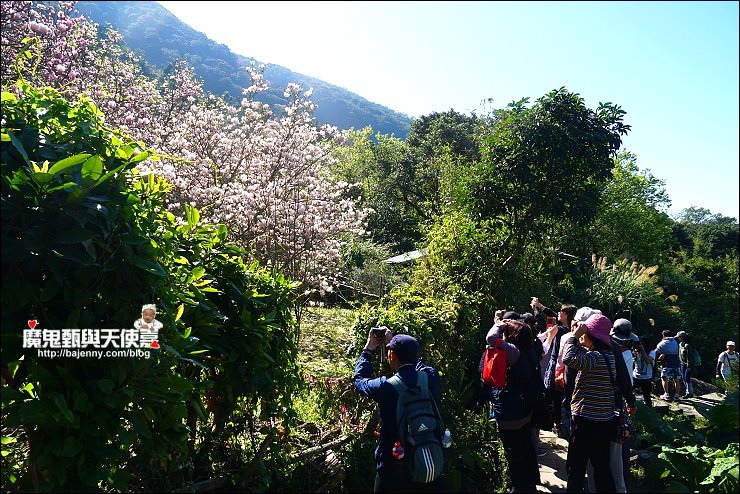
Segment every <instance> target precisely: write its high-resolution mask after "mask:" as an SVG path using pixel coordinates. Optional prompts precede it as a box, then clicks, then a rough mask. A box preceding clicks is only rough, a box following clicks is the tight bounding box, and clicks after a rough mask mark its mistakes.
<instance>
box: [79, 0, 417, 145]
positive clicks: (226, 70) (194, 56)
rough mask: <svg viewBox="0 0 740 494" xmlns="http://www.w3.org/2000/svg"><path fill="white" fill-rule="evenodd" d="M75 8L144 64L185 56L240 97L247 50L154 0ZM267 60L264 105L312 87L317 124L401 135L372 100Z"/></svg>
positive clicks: (401, 120)
mask: <svg viewBox="0 0 740 494" xmlns="http://www.w3.org/2000/svg"><path fill="white" fill-rule="evenodd" d="M77 10H79V11H80V12H81V13H82V14H84V15H86V16H88V17H89V18H90V19H91V20H93V21H94V22H97V23H98V24H100V25H101V26H105V25H110V26H112V27H113V28H115V29H116V30H117V31H119V32H120V33H121V34H123V36H124V42H125V43H126V45H127V46H128V47H129V48H131V49H132V50H134V51H136V52H137V53H140V54H141V55H142V56H143V58H144V60H145V61H146V63H148V64H150V65H151V66H152V67H154V68H156V69H158V70H163V69H166V68H167V67H169V66H170V65H171V63H172V62H173V60H181V59H183V60H187V61H188V63H189V64H190V65H192V67H193V68H194V69H195V73H196V74H197V76H198V77H200V78H202V79H203V81H204V87H205V89H206V90H207V91H210V92H212V93H214V94H217V95H222V94H228V95H229V96H230V97H231V98H233V99H234V100H235V101H241V99H242V94H241V90H242V89H243V88H244V87H246V86H248V82H249V77H248V75H247V73H246V71H245V70H244V68H245V67H246V66H247V65H249V61H250V60H251V59H250V58H249V56H248V55H249V54H244V53H240V54H236V53H234V52H232V51H231V50H230V49H229V48H228V47H227V46H225V45H223V44H219V43H216V42H215V41H211V40H210V39H208V38H207V37H206V36H205V35H204V34H203V33H200V32H198V31H196V30H194V29H192V28H191V27H190V26H188V25H187V24H184V23H183V22H181V21H180V20H178V19H177V17H175V16H174V15H172V14H171V13H170V12H169V11H167V9H165V8H164V7H162V6H161V5H159V4H158V3H156V2H137V1H130V2H79V3H78V4H77ZM259 62H261V63H265V64H267V69H266V70H265V77H266V78H267V80H268V81H269V82H270V89H269V90H268V91H267V92H265V93H263V94H262V95H260V101H264V102H266V103H268V104H270V105H285V104H286V103H287V100H286V98H285V97H284V96H283V90H284V89H285V87H286V86H287V85H288V84H289V83H296V84H300V85H301V86H303V88H304V89H308V88H309V87H313V88H314V92H313V100H314V102H315V103H316V104H317V105H318V108H317V110H316V113H315V117H316V120H317V122H318V123H321V124H324V123H328V124H331V125H335V126H337V127H339V128H340V129H349V128H351V127H354V128H356V129H361V128H363V127H366V126H370V127H372V128H373V130H375V131H376V132H380V133H382V134H394V135H396V136H397V137H400V138H404V137H406V134H407V133H408V126H409V124H410V123H411V118H410V117H408V116H407V115H404V114H402V113H399V112H396V111H393V110H391V109H390V108H386V107H384V106H382V105H379V104H377V103H373V102H370V101H368V100H366V99H365V98H363V97H361V96H359V95H357V94H354V93H352V92H350V91H347V90H346V89H343V88H340V87H338V86H335V85H333V84H330V83H328V82H325V81H321V80H318V79H316V78H313V77H310V76H306V75H303V74H298V73H296V72H293V71H291V70H290V69H288V68H286V67H281V66H280V65H275V64H272V63H270V61H269V60H259Z"/></svg>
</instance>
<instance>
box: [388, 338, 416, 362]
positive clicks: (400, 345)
mask: <svg viewBox="0 0 740 494" xmlns="http://www.w3.org/2000/svg"><path fill="white" fill-rule="evenodd" d="M388 349H390V350H393V351H394V352H395V353H396V355H397V356H398V358H399V359H400V360H402V361H404V362H408V361H411V360H414V359H417V358H419V342H418V341H416V338H414V337H413V336H409V335H407V334H397V335H395V336H394V337H393V338H391V341H390V343H388Z"/></svg>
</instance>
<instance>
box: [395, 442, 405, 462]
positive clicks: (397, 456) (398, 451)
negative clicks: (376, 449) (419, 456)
mask: <svg viewBox="0 0 740 494" xmlns="http://www.w3.org/2000/svg"><path fill="white" fill-rule="evenodd" d="M405 454H406V451H405V450H404V449H403V445H402V444H401V441H396V442H395V443H394V444H393V458H395V459H396V460H400V459H401V458H403V455H405Z"/></svg>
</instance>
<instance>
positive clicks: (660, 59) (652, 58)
mask: <svg viewBox="0 0 740 494" xmlns="http://www.w3.org/2000/svg"><path fill="white" fill-rule="evenodd" d="M159 3H160V4H161V5H162V6H164V7H165V8H166V9H167V10H169V11H170V12H172V13H173V14H174V15H175V16H177V17H178V18H179V19H180V20H182V21H183V22H185V23H187V24H189V25H190V26H191V27H193V28H194V29H196V30H198V31H201V32H203V33H204V34H205V35H206V36H208V37H209V38H210V39H212V40H214V41H216V42H219V43H223V44H225V45H226V46H228V47H229V48H230V49H231V50H232V51H234V52H235V53H237V54H239V55H244V56H248V57H254V58H255V59H257V60H259V61H261V62H264V63H267V64H277V65H281V66H283V67H285V68H288V69H290V70H292V71H294V72H298V73H301V74H304V75H307V76H311V77H315V78H317V79H320V80H323V81H325V82H327V83H330V84H334V85H336V86H340V87H343V88H345V89H348V90H349V91H352V92H354V93H356V94H358V95H360V96H362V97H364V98H366V99H368V100H370V101H372V102H374V103H378V104H381V105H383V106H386V107H388V108H390V109H392V110H395V111H399V112H402V113H406V114H407V115H410V116H412V117H419V116H422V115H427V114H429V113H432V112H443V111H447V110H450V109H454V110H456V111H458V112H462V113H470V112H473V111H475V112H478V113H480V112H481V111H482V110H483V107H482V102H483V101H484V100H486V99H488V98H492V99H493V107H497V108H498V107H503V106H505V105H506V104H507V103H509V102H511V101H513V100H519V99H521V98H522V97H530V100H531V101H534V100H536V99H537V98H539V97H541V96H543V95H544V94H546V93H547V92H549V91H550V90H553V89H557V88H560V87H563V86H564V87H566V88H567V89H568V90H570V91H574V92H577V93H579V94H580V95H581V96H582V97H583V98H584V99H585V103H586V105H587V106H588V107H589V108H595V107H596V106H597V105H598V103H599V102H607V101H610V102H613V103H615V104H618V105H620V106H621V107H622V109H624V110H625V111H626V112H627V114H626V117H625V122H626V123H627V124H629V125H631V126H632V130H631V132H630V133H629V134H628V136H627V137H626V138H625V139H624V142H623V149H626V150H628V151H631V152H633V153H635V155H636V156H637V165H638V166H639V167H640V169H642V170H646V169H648V170H650V172H651V173H652V174H653V175H655V176H656V177H657V178H659V179H661V180H663V181H664V182H665V185H666V190H667V191H668V194H669V196H670V199H671V201H672V206H671V208H670V209H669V210H668V213H669V214H671V215H675V214H676V213H678V212H679V211H680V210H682V209H684V208H686V207H689V206H698V207H703V208H707V209H709V210H711V211H712V212H714V213H721V214H723V215H725V216H732V217H735V218H737V217H738V216H740V214H739V213H738V209H739V205H738V178H739V177H738V168H739V159H738V147H739V143H738V134H739V133H740V129H739V128H738V114H739V112H740V107H739V105H738V92H739V87H738V44H739V39H738V3H737V2H454V3H452V2H207V3H206V2H195V1H191V2H171V1H163V2H159Z"/></svg>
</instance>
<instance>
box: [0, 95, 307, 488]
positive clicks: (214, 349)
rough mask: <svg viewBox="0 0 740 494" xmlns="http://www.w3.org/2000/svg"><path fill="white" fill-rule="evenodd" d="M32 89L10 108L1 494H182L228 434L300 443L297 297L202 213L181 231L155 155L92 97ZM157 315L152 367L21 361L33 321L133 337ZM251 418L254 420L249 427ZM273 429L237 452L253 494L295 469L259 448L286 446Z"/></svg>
mask: <svg viewBox="0 0 740 494" xmlns="http://www.w3.org/2000/svg"><path fill="white" fill-rule="evenodd" d="M18 88H19V94H20V97H19V96H17V95H15V94H13V93H7V92H3V97H2V113H3V119H4V120H3V128H2V139H3V141H4V143H5V142H7V143H9V145H5V144H4V145H3V147H2V204H1V205H2V218H3V221H2V249H3V253H4V255H3V257H2V267H3V269H2V273H3V276H2V343H3V345H2V365H3V368H6V367H7V368H8V369H9V376H10V377H11V378H13V380H14V382H13V386H12V387H11V388H6V387H5V386H4V389H3V394H2V414H3V436H7V437H9V438H11V439H9V440H8V445H9V446H8V451H9V453H8V456H9V457H10V458H12V459H15V461H14V463H13V465H12V466H11V467H10V468H8V469H5V468H4V469H3V479H2V481H3V489H4V490H6V489H7V490H33V489H36V490H38V489H40V490H43V491H48V490H70V489H73V490H75V491H94V490H99V489H117V490H127V489H129V488H132V487H133V488H137V489H142V488H146V489H154V490H172V489H176V488H182V487H183V486H184V485H185V484H186V483H187V481H188V479H189V478H190V476H192V475H193V471H192V470H193V468H194V467H195V469H196V470H197V469H198V468H201V467H202V463H199V462H198V461H197V457H194V456H193V455H194V454H195V453H196V451H195V444H196V442H197V443H198V445H199V447H200V451H204V452H205V454H206V455H207V454H209V453H210V449H209V446H210V445H211V444H212V443H213V442H214V441H216V440H218V439H221V438H222V436H220V434H231V435H232V436H236V433H235V430H237V429H238V427H236V429H235V428H234V427H232V428H231V429H230V430H228V431H227V432H224V431H226V430H227V427H226V426H225V425H226V423H227V422H228V423H229V424H234V423H237V425H238V424H239V423H246V422H251V423H252V424H254V423H255V421H256V419H258V418H260V419H263V420H264V419H269V418H274V417H279V418H281V419H283V422H284V424H285V427H286V428H289V427H290V425H291V423H292V419H293V412H292V409H291V395H292V393H293V392H294V391H295V390H296V389H297V386H298V383H299V380H298V379H299V377H298V366H297V332H296V328H295V325H294V324H293V321H292V318H291V315H290V314H291V313H290V308H291V306H292V304H293V301H294V294H293V290H294V288H295V284H293V283H291V282H289V281H288V280H285V279H284V278H283V277H281V276H276V277H272V276H270V275H269V274H268V272H266V271H265V270H263V269H261V268H260V267H259V266H257V265H256V264H254V263H253V264H246V263H245V262H244V259H245V258H246V257H247V254H246V252H245V251H243V250H241V249H239V248H237V247H235V246H233V245H230V244H228V243H226V241H225V239H226V234H227V231H226V228H225V227H223V226H212V225H201V224H200V223H199V214H198V212H197V210H195V209H193V208H186V218H184V219H183V220H182V221H178V219H176V218H175V217H174V216H173V215H172V214H171V213H168V212H165V210H164V207H163V198H164V194H166V192H167V190H168V185H167V184H166V183H165V182H164V181H163V180H161V179H157V178H155V177H154V176H153V175H148V176H146V177H142V176H140V175H139V174H138V173H136V171H135V169H134V167H135V166H136V165H137V164H138V163H141V162H142V161H143V160H145V159H147V158H150V157H156V155H155V154H154V153H152V152H151V151H150V150H147V149H146V148H145V147H144V145H143V144H142V143H139V142H134V141H131V140H130V139H129V138H127V137H126V136H125V135H123V134H121V133H119V132H117V131H114V130H111V129H108V128H106V126H105V125H104V123H103V118H102V114H101V112H100V111H99V110H98V109H97V108H96V107H95V106H94V105H93V104H92V103H91V102H90V101H89V100H88V99H86V98H85V97H82V98H81V99H80V101H78V102H76V103H70V102H68V101H65V100H64V99H63V98H61V97H60V96H59V95H58V94H57V93H56V92H55V91H54V90H51V89H40V90H37V89H34V88H32V87H30V86H28V85H27V84H25V83H24V82H23V81H19V83H18ZM152 301H156V303H157V306H158V307H159V308H160V309H161V313H160V316H159V318H160V319H161V320H162V321H163V323H164V325H165V327H164V328H163V329H162V330H161V331H160V333H159V342H160V345H161V350H154V349H147V352H150V353H151V358H147V359H137V358H114V359H106V360H103V359H88V358H80V359H61V358H60V359H50V358H43V357H41V356H38V355H37V353H36V352H35V350H33V349H23V348H21V343H22V335H21V334H20V331H19V329H21V328H19V325H20V324H21V323H22V322H24V321H26V320H28V319H38V320H39V321H40V324H39V326H41V327H44V328H57V329H58V328H109V327H111V326H113V327H117V328H125V327H130V324H131V322H132V321H133V319H136V317H137V314H138V313H139V310H140V307H141V306H142V304H144V303H151V302H152ZM29 316H30V317H29ZM207 388H211V389H210V390H209V391H208V396H207V397H206V396H205V394H206V389H207ZM203 398H207V400H206V401H207V402H208V410H209V412H210V413H209V412H206V411H205V410H204V407H203ZM238 404H241V405H242V407H243V408H244V409H246V410H247V411H246V412H244V413H241V412H238V411H237V413H235V411H236V408H237V406H238ZM246 405H248V406H246ZM211 414H213V416H212V418H211ZM199 418H200V421H201V422H202V424H201V427H200V428H199V427H198V420H199ZM211 420H212V422H211ZM230 420H233V422H229V421H230ZM209 422H211V423H209ZM268 424H271V425H268V426H267V427H264V426H260V427H259V428H255V427H252V428H251V429H250V430H249V433H248V434H247V435H248V436H249V439H251V441H249V443H246V442H245V441H244V439H245V438H244V434H245V430H244V428H243V427H242V428H241V430H240V433H241V434H242V437H241V439H238V440H237V441H236V442H235V444H241V445H242V446H240V447H239V448H236V447H235V448H234V449H239V450H240V452H238V453H235V454H234V456H235V457H238V456H239V455H240V454H241V455H242V456H241V457H240V462H239V463H238V464H241V465H244V464H245V463H246V464H247V468H245V469H244V473H243V474H244V475H245V477H246V480H245V481H247V480H248V481H249V482H250V483H252V484H253V485H257V484H255V480H254V478H253V476H254V472H255V471H258V469H255V468H253V467H252V465H263V464H265V463H267V464H269V463H270V462H271V461H278V462H279V461H281V460H280V458H281V456H282V455H283V454H284V453H283V452H282V451H281V450H280V449H279V448H275V447H267V448H260V443H259V442H257V441H262V442H263V443H264V444H266V445H268V446H269V445H270V443H271V441H272V438H273V437H274V435H275V431H276V429H275V423H274V422H268ZM211 427H213V429H211ZM230 427H231V425H230ZM101 438H102V440H101ZM12 439H15V442H13V441H12ZM3 449H4V450H5V449H6V448H5V446H4V448H3ZM23 451H26V452H27V455H22V454H21V452H23ZM4 456H5V453H4ZM23 456H25V457H26V458H27V459H24V461H23V462H21V461H20V458H22V457H23ZM208 465H211V463H208ZM209 473H210V472H209Z"/></svg>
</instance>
